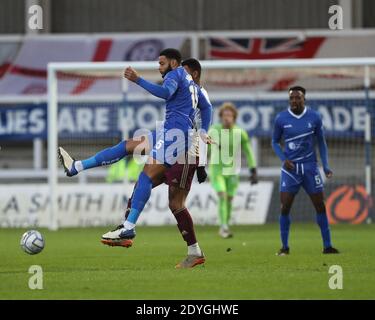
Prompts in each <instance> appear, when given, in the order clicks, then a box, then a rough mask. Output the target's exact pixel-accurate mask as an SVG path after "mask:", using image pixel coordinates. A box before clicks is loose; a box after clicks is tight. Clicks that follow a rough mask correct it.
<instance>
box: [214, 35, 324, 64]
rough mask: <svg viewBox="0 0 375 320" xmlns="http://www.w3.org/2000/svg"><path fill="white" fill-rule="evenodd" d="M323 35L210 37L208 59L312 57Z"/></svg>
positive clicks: (322, 40) (320, 43)
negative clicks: (299, 36)
mask: <svg viewBox="0 0 375 320" xmlns="http://www.w3.org/2000/svg"><path fill="white" fill-rule="evenodd" d="M324 40H325V38H324V37H311V38H306V39H304V40H302V39H299V38H264V39H262V38H254V39H248V38H210V39H208V44H209V48H208V58H209V59H295V58H313V57H314V56H315V54H316V52H317V51H318V49H319V48H320V46H321V45H322V43H323V42H324Z"/></svg>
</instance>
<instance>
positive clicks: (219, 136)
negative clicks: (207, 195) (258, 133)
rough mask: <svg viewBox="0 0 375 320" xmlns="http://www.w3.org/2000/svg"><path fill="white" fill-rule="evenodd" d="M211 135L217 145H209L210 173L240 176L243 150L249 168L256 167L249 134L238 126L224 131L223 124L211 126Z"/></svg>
mask: <svg viewBox="0 0 375 320" xmlns="http://www.w3.org/2000/svg"><path fill="white" fill-rule="evenodd" d="M209 135H210V136H211V138H212V139H213V140H214V142H216V143H217V144H212V145H209V152H210V171H211V172H213V173H214V172H216V173H218V174H223V175H236V174H239V171H240V168H241V152H240V151H241V149H242V151H244V152H245V156H246V160H247V165H248V167H249V168H255V167H256V161H255V157H254V153H253V150H252V147H251V145H250V138H249V136H248V135H247V132H246V131H245V130H243V129H242V128H240V127H239V126H237V125H234V126H233V127H232V128H230V129H224V128H223V126H222V124H215V125H213V126H211V128H210V130H209Z"/></svg>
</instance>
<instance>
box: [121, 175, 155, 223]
mask: <svg viewBox="0 0 375 320" xmlns="http://www.w3.org/2000/svg"><path fill="white" fill-rule="evenodd" d="M151 189H152V181H151V179H150V178H149V176H148V175H146V174H145V173H144V172H141V174H140V175H139V178H138V182H137V186H136V187H135V189H134V194H133V197H132V207H131V209H130V213H129V216H128V218H127V219H126V220H127V221H129V222H131V223H134V224H135V223H136V222H137V220H138V217H139V215H140V214H141V212H142V210H143V208H144V207H145V205H146V203H147V201H148V199H149V198H150V195H151Z"/></svg>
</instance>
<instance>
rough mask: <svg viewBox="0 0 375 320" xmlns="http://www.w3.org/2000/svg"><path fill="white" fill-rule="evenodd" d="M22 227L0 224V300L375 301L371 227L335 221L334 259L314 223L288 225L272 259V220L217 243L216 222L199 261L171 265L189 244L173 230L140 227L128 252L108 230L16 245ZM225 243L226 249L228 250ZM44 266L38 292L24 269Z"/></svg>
mask: <svg viewBox="0 0 375 320" xmlns="http://www.w3.org/2000/svg"><path fill="white" fill-rule="evenodd" d="M23 231H25V230H20V229H2V230H0V299H374V298H375V250H374V249H375V225H360V226H348V225H341V226H333V227H332V236H333V240H334V244H335V246H337V248H339V249H340V250H341V251H342V253H341V254H339V255H323V254H321V239H320V232H319V230H318V228H317V227H316V226H315V225H312V224H311V225H310V224H297V223H296V224H294V225H293V226H292V232H291V239H290V244H291V255H290V256H285V257H277V256H275V252H276V251H277V249H278V248H279V246H280V245H279V233H278V226H277V225H276V224H273V225H272V224H270V225H264V226H241V227H234V228H233V231H234V233H235V237H234V238H233V239H228V240H222V239H220V238H218V236H217V229H216V227H198V228H197V235H198V237H199V243H200V245H201V247H202V248H203V250H204V252H205V254H206V256H207V261H206V264H205V266H198V267H196V268H194V269H191V270H176V269H174V265H175V263H177V262H178V261H179V260H180V259H182V258H183V257H184V256H185V253H186V247H185V243H184V242H183V241H182V239H181V237H180V235H179V233H178V231H177V228H176V227H173V226H169V227H138V228H137V231H138V236H137V238H136V241H135V244H134V246H133V247H132V248H130V249H125V248H119V247H115V248H112V247H107V246H104V245H102V244H101V243H100V242H99V238H100V235H101V234H102V233H103V232H105V231H107V228H90V229H63V230H60V231H58V232H50V231H48V230H43V229H42V230H41V232H42V233H43V234H44V236H45V239H46V247H45V249H44V251H43V252H42V253H40V254H38V255H35V256H29V255H27V254H25V253H24V252H22V251H21V249H20V248H19V239H20V237H21V234H22V233H23ZM228 248H231V250H229V251H228V250H227V249H228ZM34 264H36V265H40V266H42V268H43V272H44V289H43V290H30V289H29V288H28V279H29V277H30V276H31V274H29V273H28V269H29V266H30V265H34ZM331 265H340V266H341V267H342V268H343V289H342V290H331V289H329V287H328V280H329V277H330V276H331V275H330V274H329V273H328V269H329V267H330V266H331Z"/></svg>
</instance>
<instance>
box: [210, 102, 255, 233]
mask: <svg viewBox="0 0 375 320" xmlns="http://www.w3.org/2000/svg"><path fill="white" fill-rule="evenodd" d="M219 118H220V123H219V124H215V125H213V126H212V127H211V128H210V130H209V136H210V137H211V138H212V139H213V141H215V144H212V145H209V152H210V164H209V177H210V182H211V184H212V186H213V188H214V189H215V191H216V192H217V194H218V198H219V219H220V229H219V235H220V236H221V237H222V238H230V237H232V236H233V234H232V233H231V231H230V230H229V221H230V217H231V213H232V201H233V197H234V196H235V194H236V191H237V187H238V183H239V172H240V168H241V152H240V151H241V149H242V150H243V151H244V152H245V155H246V160H247V164H248V167H249V170H250V182H251V184H255V183H257V182H258V178H257V171H256V161H255V158H254V153H253V150H252V147H251V145H250V139H249V136H248V135H247V132H246V131H245V130H243V129H242V128H240V127H239V126H237V125H236V118H237V109H236V107H235V106H234V105H233V104H232V103H229V102H225V103H224V104H223V105H222V106H221V107H220V108H219Z"/></svg>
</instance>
